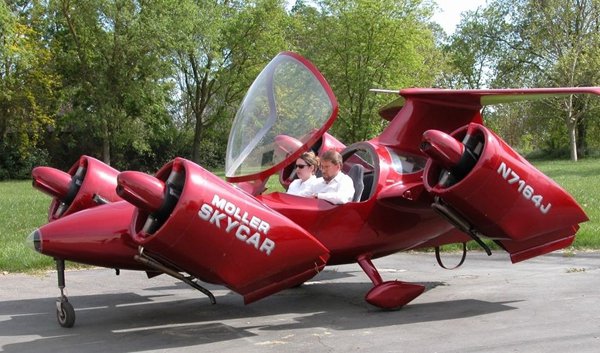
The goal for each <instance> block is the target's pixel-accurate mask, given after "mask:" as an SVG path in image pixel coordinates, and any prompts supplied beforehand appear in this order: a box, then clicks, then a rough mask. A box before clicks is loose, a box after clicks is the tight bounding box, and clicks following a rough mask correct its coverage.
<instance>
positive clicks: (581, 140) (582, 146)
mask: <svg viewBox="0 0 600 353" xmlns="http://www.w3.org/2000/svg"><path fill="white" fill-rule="evenodd" d="M586 122H587V120H586V119H579V121H578V124H577V155H578V156H580V157H582V158H584V157H585V156H586V155H587V152H588V151H587V147H588V146H587V138H586V135H587V123H586Z"/></svg>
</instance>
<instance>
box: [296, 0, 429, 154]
mask: <svg viewBox="0 0 600 353" xmlns="http://www.w3.org/2000/svg"><path fill="white" fill-rule="evenodd" d="M318 4H319V8H318V12H317V11H315V10H313V9H309V8H307V7H306V5H303V4H302V3H300V4H297V6H296V7H295V8H294V10H293V11H292V17H293V18H294V20H295V21H296V22H295V24H294V25H295V27H294V28H295V29H296V30H299V31H300V36H298V38H297V39H298V40H297V41H296V42H295V45H296V46H297V47H302V49H303V50H302V52H303V53H304V54H305V55H306V56H308V57H310V58H311V60H312V61H313V62H314V63H315V64H316V65H317V67H319V68H320V69H321V71H322V72H323V74H324V76H325V77H326V78H327V80H328V81H329V82H330V84H331V86H332V89H333V91H334V93H335V94H336V95H337V98H338V102H339V105H340V112H339V118H338V120H337V122H336V124H335V125H334V130H333V131H334V134H335V135H336V136H338V137H339V138H340V139H341V140H343V141H346V142H349V143H350V142H355V141H359V140H364V139H368V138H371V137H373V136H374V135H375V134H377V133H379V132H381V130H382V128H383V127H384V125H383V124H384V121H382V120H381V119H377V118H374V117H375V116H376V114H377V108H379V107H380V106H382V105H383V104H384V103H385V100H386V99H387V100H389V97H381V96H377V95H375V94H373V93H370V92H369V89H371V88H400V87H407V86H422V85H426V86H427V85H431V83H432V82H433V80H434V78H435V75H436V73H437V72H436V70H435V68H436V67H439V65H437V63H438V61H439V59H440V58H439V56H438V55H437V50H436V48H435V45H434V44H435V40H434V39H435V38H434V36H433V32H432V30H431V29H430V28H429V27H428V26H427V24H426V20H425V19H426V18H427V16H429V15H430V14H431V11H432V8H431V7H429V6H430V5H428V3H423V2H422V1H416V0H412V1H394V0H381V1H368V0H345V1H329V0H324V1H320V2H319V3H318Z"/></svg>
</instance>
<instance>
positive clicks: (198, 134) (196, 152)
mask: <svg viewBox="0 0 600 353" xmlns="http://www.w3.org/2000/svg"><path fill="white" fill-rule="evenodd" d="M200 141H202V119H201V117H199V116H196V127H195V129H194V144H193V146H192V162H194V163H196V164H200V152H201V151H200Z"/></svg>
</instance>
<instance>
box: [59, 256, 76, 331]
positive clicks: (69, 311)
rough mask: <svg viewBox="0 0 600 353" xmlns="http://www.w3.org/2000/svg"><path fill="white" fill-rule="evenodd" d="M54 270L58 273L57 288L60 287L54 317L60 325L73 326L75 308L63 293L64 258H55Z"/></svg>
mask: <svg viewBox="0 0 600 353" xmlns="http://www.w3.org/2000/svg"><path fill="white" fill-rule="evenodd" d="M56 272H57V275H58V289H60V297H59V298H58V299H57V300H56V319H57V320H58V324H59V325H60V326H62V327H67V328H69V327H73V325H74V324H75V309H73V305H71V303H69V300H68V299H67V296H66V295H65V293H64V289H65V260H63V259H56Z"/></svg>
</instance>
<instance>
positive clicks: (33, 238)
mask: <svg viewBox="0 0 600 353" xmlns="http://www.w3.org/2000/svg"><path fill="white" fill-rule="evenodd" d="M26 241H27V246H29V247H30V248H31V249H33V250H35V251H37V252H39V253H41V252H42V232H40V230H39V229H36V230H34V231H33V232H31V234H29V235H28V236H27V240H26Z"/></svg>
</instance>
